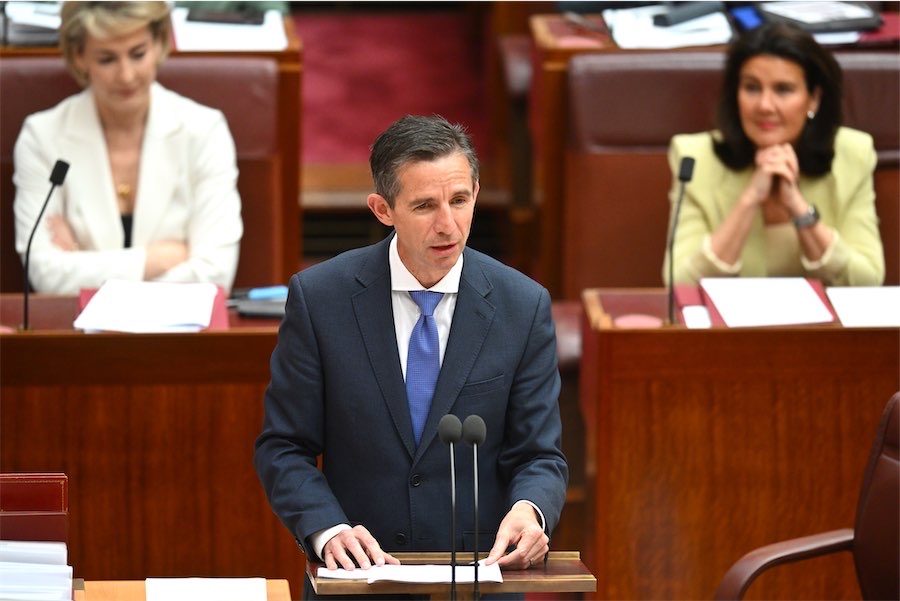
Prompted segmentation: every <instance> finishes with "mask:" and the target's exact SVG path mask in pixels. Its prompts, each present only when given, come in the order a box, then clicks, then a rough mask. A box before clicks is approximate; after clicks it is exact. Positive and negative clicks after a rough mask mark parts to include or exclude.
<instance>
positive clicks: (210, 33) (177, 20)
mask: <svg viewBox="0 0 900 601" xmlns="http://www.w3.org/2000/svg"><path fill="white" fill-rule="evenodd" d="M187 17H188V9H187V8H183V7H179V8H176V9H174V10H173V11H172V30H173V34H174V36H175V47H176V48H178V50H180V51H182V52H184V51H192V52H212V51H224V52H238V51H248V50H249V51H254V50H256V51H260V50H267V51H275V52H277V51H280V50H284V49H285V48H287V45H288V42H287V35H286V34H285V33H284V19H283V17H282V16H281V13H279V12H278V11H277V10H267V11H266V14H265V18H264V20H263V23H262V25H248V24H234V23H210V22H204V21H189V20H188V18H187Z"/></svg>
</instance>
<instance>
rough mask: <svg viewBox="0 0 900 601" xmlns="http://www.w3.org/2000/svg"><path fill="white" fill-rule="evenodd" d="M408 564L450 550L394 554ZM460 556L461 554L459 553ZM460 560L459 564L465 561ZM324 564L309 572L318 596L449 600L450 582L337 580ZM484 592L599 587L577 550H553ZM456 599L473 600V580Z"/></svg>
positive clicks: (446, 559) (485, 585) (446, 557)
mask: <svg viewBox="0 0 900 601" xmlns="http://www.w3.org/2000/svg"><path fill="white" fill-rule="evenodd" d="M393 555H394V557H396V558H397V559H399V560H400V563H405V564H414V565H415V564H437V565H442V564H448V563H450V554H449V553H394V554H393ZM458 559H459V556H458ZM463 562H464V560H460V562H459V563H463ZM323 565H324V564H323V563H320V562H312V561H308V562H307V563H306V575H307V576H308V577H309V580H310V582H312V585H313V589H314V590H315V591H316V593H317V594H319V595H400V594H412V595H429V596H430V598H432V599H446V598H449V595H450V584H449V583H446V582H445V583H435V584H411V583H408V582H373V583H372V584H369V583H367V582H366V581H365V580H334V579H330V578H318V577H316V572H317V571H318V569H319V568H320V567H322V566H323ZM478 586H479V589H480V591H481V592H482V593H592V592H594V591H596V590H597V579H596V578H594V576H593V574H591V573H590V572H589V571H588V569H587V568H586V567H585V565H584V564H583V563H582V562H581V555H580V553H579V552H578V551H551V552H550V557H549V558H548V560H547V563H546V564H545V565H544V566H542V567H538V566H536V567H534V568H532V569H530V570H509V571H504V572H503V582H481V583H479V585H478ZM456 592H457V599H459V600H460V601H462V600H463V599H470V598H471V594H472V584H471V583H466V584H462V583H457V585H456Z"/></svg>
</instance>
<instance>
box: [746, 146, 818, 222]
mask: <svg viewBox="0 0 900 601" xmlns="http://www.w3.org/2000/svg"><path fill="white" fill-rule="evenodd" d="M754 163H755V170H754V172H753V177H752V178H751V180H750V184H749V186H748V188H747V191H748V192H749V193H750V197H751V201H752V202H753V203H754V204H756V205H757V206H761V205H762V204H763V203H765V202H766V201H767V200H771V201H772V202H774V203H776V204H777V205H780V206H782V207H784V209H785V210H787V212H788V213H789V214H790V215H791V216H792V217H796V216H798V215H802V214H804V213H805V212H806V210H807V203H806V201H805V200H804V199H803V196H802V195H801V194H800V190H799V188H798V187H797V182H798V180H799V178H800V164H799V161H798V160H797V153H796V152H795V151H794V147H793V146H791V145H790V144H775V145H772V146H767V147H765V148H760V149H758V150H757V151H756V157H755V160H754Z"/></svg>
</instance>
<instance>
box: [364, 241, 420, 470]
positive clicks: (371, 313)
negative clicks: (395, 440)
mask: <svg viewBox="0 0 900 601" xmlns="http://www.w3.org/2000/svg"><path fill="white" fill-rule="evenodd" d="M390 240H391V237H388V238H387V239H385V240H384V241H382V242H380V243H379V244H377V245H376V246H375V247H374V248H373V250H372V252H371V253H369V255H368V257H367V259H366V262H365V263H364V264H363V265H362V267H361V269H360V271H359V274H358V275H357V279H358V280H359V282H360V283H361V284H362V285H363V287H364V288H363V289H362V290H361V291H359V292H357V293H356V294H355V295H354V296H353V310H354V312H355V313H356V321H357V323H358V324H359V330H360V333H361V334H362V338H363V342H364V344H365V346H366V353H367V354H368V356H369V362H370V363H371V365H372V371H374V372H375V379H376V380H377V382H378V387H379V389H380V390H381V394H382V396H383V397H384V401H385V404H386V405H387V408H388V411H389V412H390V414H391V419H392V420H393V422H394V427H395V428H396V429H397V433H398V435H399V436H400V439H401V440H402V441H403V445H404V446H405V447H406V451H407V452H408V453H409V456H410V457H413V456H414V455H415V453H416V441H415V439H414V438H413V434H412V421H411V420H410V417H409V402H408V401H407V399H406V385H405V383H404V381H403V372H402V371H401V369H400V360H399V352H398V351H397V333H396V330H395V329H394V313H393V309H392V305H391V270H390V264H389V261H388V248H389V245H390Z"/></svg>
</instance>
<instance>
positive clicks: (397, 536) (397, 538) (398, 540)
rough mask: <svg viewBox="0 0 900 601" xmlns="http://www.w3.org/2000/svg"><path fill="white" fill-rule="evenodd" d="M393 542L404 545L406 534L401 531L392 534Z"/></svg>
mask: <svg viewBox="0 0 900 601" xmlns="http://www.w3.org/2000/svg"><path fill="white" fill-rule="evenodd" d="M394 542H395V543H397V544H398V545H405V544H406V535H405V534H403V533H402V532H398V533H397V534H395V535H394Z"/></svg>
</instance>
